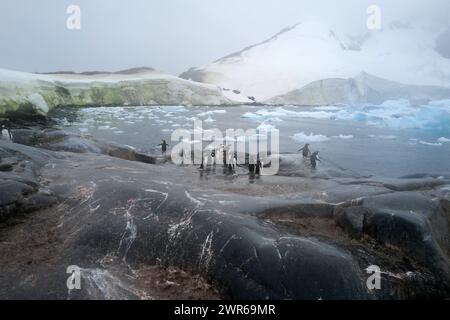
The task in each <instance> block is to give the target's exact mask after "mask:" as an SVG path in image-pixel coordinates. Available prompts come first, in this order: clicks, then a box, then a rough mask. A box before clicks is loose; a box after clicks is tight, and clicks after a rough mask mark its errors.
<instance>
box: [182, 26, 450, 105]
mask: <svg viewBox="0 0 450 320" xmlns="http://www.w3.org/2000/svg"><path fill="white" fill-rule="evenodd" d="M438 35H439V33H438V32H436V31H430V30H428V29H427V28H413V27H411V26H409V25H407V24H401V23H395V24H390V25H389V27H387V28H385V29H383V30H380V31H371V32H369V31H368V32H367V33H365V34H360V35H348V34H345V33H343V32H340V31H339V30H338V29H334V28H332V27H330V26H327V25H326V24H323V23H318V22H305V23H301V24H298V25H296V26H294V27H291V28H288V29H285V30H283V31H281V32H280V33H278V34H277V35H275V36H274V37H272V38H271V39H269V40H267V41H264V42H262V43H260V44H257V45H254V46H251V47H248V48H245V49H244V50H242V51H240V52H237V53H234V54H232V55H229V56H227V57H224V58H222V59H219V60H217V61H215V62H213V63H210V64H208V65H206V66H204V67H202V68H192V69H190V70H188V71H187V72H185V73H183V74H181V75H180V76H181V77H182V78H185V79H192V80H195V81H200V82H205V83H212V84H217V85H219V86H221V87H224V88H229V89H235V90H239V91H241V92H242V93H244V94H246V95H249V96H254V97H255V98H256V99H257V101H267V100H269V99H270V98H273V97H275V96H280V95H285V94H287V93H290V92H292V91H294V90H299V89H302V88H304V87H305V86H312V87H315V92H316V93H317V92H318V91H317V90H318V87H317V83H316V84H314V82H316V81H319V80H326V79H342V81H344V80H345V79H350V78H354V77H357V75H359V74H361V73H362V72H364V74H370V75H373V76H374V77H376V78H379V80H378V82H380V81H381V79H386V80H389V81H391V84H394V83H396V84H395V86H397V85H400V84H407V85H416V86H420V87H416V88H422V86H435V87H449V86H450V59H447V58H445V57H443V56H441V55H440V54H439V53H438V52H437V51H436V50H435V47H436V38H437V37H438ZM336 81H337V82H336ZM342 81H339V80H327V81H325V82H324V83H322V87H323V85H324V84H325V85H326V87H325V89H326V90H328V91H329V90H333V89H332V88H330V87H328V86H331V87H334V90H337V87H342V89H340V90H344V88H345V90H347V89H348V88H347V87H346V86H345V85H343V83H342ZM384 85H389V82H387V83H385V84H384ZM336 86H337V87H336ZM427 88H428V89H426V90H429V87H427ZM307 89H308V91H309V92H310V93H311V92H312V91H311V87H310V88H307ZM348 90H350V89H348ZM426 90H425V91H426ZM319 91H320V90H319ZM318 93H320V92H318ZM338 94H341V95H345V94H346V92H344V91H340V92H339V93H337V92H336V93H335V95H338ZM303 96H305V94H304V95H303ZM345 98H346V99H347V98H348V97H347V96H345ZM311 99H317V97H315V96H312V97H311ZM278 100H279V99H278ZM343 100H345V99H343ZM269 101H270V100H269ZM302 101H303V100H302ZM306 102H307V101H306Z"/></svg>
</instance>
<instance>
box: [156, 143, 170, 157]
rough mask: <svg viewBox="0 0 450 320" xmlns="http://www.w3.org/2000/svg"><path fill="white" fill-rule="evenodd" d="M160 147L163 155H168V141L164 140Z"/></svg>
mask: <svg viewBox="0 0 450 320" xmlns="http://www.w3.org/2000/svg"><path fill="white" fill-rule="evenodd" d="M158 146H161V151H162V154H166V151H167V147H168V146H169V145H168V144H167V142H166V140H163V141H162V142H161V143H160V144H158Z"/></svg>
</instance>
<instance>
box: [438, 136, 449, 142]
mask: <svg viewBox="0 0 450 320" xmlns="http://www.w3.org/2000/svg"><path fill="white" fill-rule="evenodd" d="M437 141H438V142H439V143H447V142H450V139H448V138H445V137H440V138H439V139H437Z"/></svg>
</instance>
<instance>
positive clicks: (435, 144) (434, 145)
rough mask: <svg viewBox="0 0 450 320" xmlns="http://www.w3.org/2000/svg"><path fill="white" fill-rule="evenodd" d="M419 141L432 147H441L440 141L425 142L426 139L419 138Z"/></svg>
mask: <svg viewBox="0 0 450 320" xmlns="http://www.w3.org/2000/svg"><path fill="white" fill-rule="evenodd" d="M419 143H420V144H423V145H425V146H432V147H441V146H442V143H440V142H437V143H435V142H427V141H422V140H420V141H419Z"/></svg>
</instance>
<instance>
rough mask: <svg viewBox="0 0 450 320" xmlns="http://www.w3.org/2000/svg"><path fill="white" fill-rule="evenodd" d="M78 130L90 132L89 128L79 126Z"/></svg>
mask: <svg viewBox="0 0 450 320" xmlns="http://www.w3.org/2000/svg"><path fill="white" fill-rule="evenodd" d="M78 130H79V131H80V132H88V131H89V129H88V128H78Z"/></svg>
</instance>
